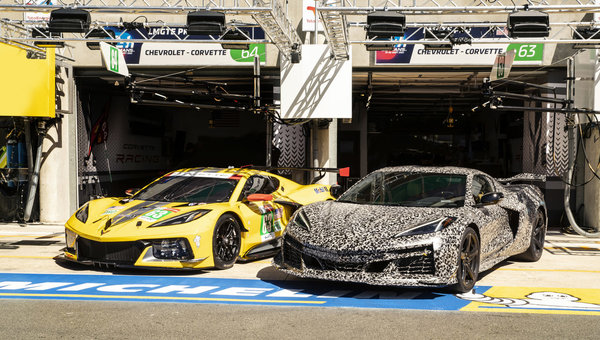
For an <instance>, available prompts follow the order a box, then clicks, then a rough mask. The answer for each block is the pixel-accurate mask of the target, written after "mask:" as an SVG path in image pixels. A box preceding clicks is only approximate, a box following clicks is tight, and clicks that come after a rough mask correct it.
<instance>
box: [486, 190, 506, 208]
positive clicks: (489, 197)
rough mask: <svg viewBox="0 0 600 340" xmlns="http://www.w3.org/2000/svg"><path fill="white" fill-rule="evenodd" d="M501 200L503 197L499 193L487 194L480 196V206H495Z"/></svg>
mask: <svg viewBox="0 0 600 340" xmlns="http://www.w3.org/2000/svg"><path fill="white" fill-rule="evenodd" d="M503 198H504V195H503V194H502V193H501V192H488V193H487V194H485V195H483V196H481V205H490V204H496V203H498V202H500V200H501V199H503Z"/></svg>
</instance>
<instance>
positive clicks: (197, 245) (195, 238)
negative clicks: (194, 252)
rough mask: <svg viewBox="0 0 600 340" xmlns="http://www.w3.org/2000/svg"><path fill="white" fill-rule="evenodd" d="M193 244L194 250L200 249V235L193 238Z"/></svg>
mask: <svg viewBox="0 0 600 340" xmlns="http://www.w3.org/2000/svg"><path fill="white" fill-rule="evenodd" d="M194 243H195V244H196V248H200V235H196V237H194Z"/></svg>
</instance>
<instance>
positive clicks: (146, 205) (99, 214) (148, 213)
mask: <svg viewBox="0 0 600 340" xmlns="http://www.w3.org/2000/svg"><path fill="white" fill-rule="evenodd" d="M223 204H228V203H214V204H197V205H190V204H188V203H183V202H155V201H140V200H127V199H125V200H124V199H120V198H103V199H99V200H94V201H91V202H89V207H88V209H89V210H88V219H87V222H86V223H85V224H82V223H70V225H71V227H72V228H73V229H74V231H75V232H77V233H79V234H81V235H83V236H85V237H89V238H92V239H97V240H99V239H102V240H104V241H107V240H115V241H117V240H119V239H130V238H139V237H140V236H141V235H143V236H144V237H161V236H164V235H168V234H173V233H179V232H181V231H182V229H189V228H190V227H191V226H192V225H193V224H194V223H184V224H179V225H173V226H164V227H153V228H150V226H151V225H153V224H155V223H157V222H160V221H164V220H167V219H170V218H173V217H176V216H178V215H181V214H185V213H187V212H190V211H195V210H199V209H205V210H212V209H214V208H216V206H217V205H223ZM204 217H205V216H204ZM204 217H200V219H199V220H198V221H200V220H202V219H203V218H204ZM74 218H75V217H72V219H74Z"/></svg>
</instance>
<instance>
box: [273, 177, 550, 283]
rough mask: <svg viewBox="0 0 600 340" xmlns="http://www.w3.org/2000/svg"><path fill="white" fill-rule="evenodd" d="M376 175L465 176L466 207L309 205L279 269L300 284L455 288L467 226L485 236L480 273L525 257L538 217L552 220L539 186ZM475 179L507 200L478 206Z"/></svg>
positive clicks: (293, 227)
mask: <svg viewBox="0 0 600 340" xmlns="http://www.w3.org/2000/svg"><path fill="white" fill-rule="evenodd" d="M377 172H412V173H438V174H459V175H466V195H465V203H464V206H463V207H458V208H429V207H427V208H422V207H402V206H385V205H370V204H357V203H345V202H337V201H326V202H318V203H314V204H310V205H307V206H304V207H302V208H301V209H299V210H298V211H297V212H296V215H297V214H304V217H305V219H307V220H308V224H309V228H308V229H309V230H307V229H306V228H303V227H301V226H299V225H298V224H297V222H296V221H297V220H296V219H295V218H292V220H291V222H290V223H289V224H288V226H287V229H286V234H285V236H284V243H283V246H282V251H281V253H279V254H278V255H277V256H276V257H275V258H274V260H273V264H274V265H275V267H276V268H278V269H279V270H282V271H284V272H286V273H289V274H292V275H295V276H299V277H305V278H317V279H325V280H334V281H348V282H359V283H367V284H373V285H391V286H444V285H450V284H453V283H456V273H457V269H458V256H459V255H458V254H459V243H460V240H461V238H462V235H463V233H464V232H465V229H466V228H467V227H469V226H470V227H472V228H474V229H475V231H476V232H477V234H478V235H479V239H480V251H481V253H480V266H479V267H480V269H479V270H480V272H481V271H484V270H487V269H490V268H491V267H493V266H494V265H496V264H497V263H499V262H501V261H502V260H504V259H506V258H508V257H510V256H513V255H516V254H520V253H522V252H524V251H526V250H527V249H528V247H529V245H530V242H531V238H532V231H533V224H534V223H535V221H536V220H537V218H539V216H543V217H544V223H545V221H546V211H545V210H546V209H545V204H544V198H543V194H542V192H541V191H540V190H539V188H537V187H536V186H534V185H529V184H519V185H504V184H501V183H499V182H498V181H496V180H495V179H493V178H491V177H490V176H488V175H487V174H485V173H482V172H480V171H477V170H472V169H466V168H457V167H417V166H403V167H390V168H384V169H380V170H377ZM474 176H484V177H485V178H486V179H488V181H489V182H490V183H491V184H492V186H493V189H494V191H495V192H500V193H502V194H503V195H504V198H503V199H501V200H500V202H499V203H497V204H491V205H486V206H477V205H476V204H475V200H474V198H473V196H472V195H471V185H472V182H473V177H474ZM523 177H525V178H527V176H523ZM525 178H523V179H525ZM536 179H537V178H536ZM359 183H360V182H359ZM355 185H358V183H357V184H355ZM540 213H541V214H542V215H540ZM294 217H295V216H294ZM443 217H454V218H456V219H455V220H454V222H453V223H452V224H450V225H449V226H448V227H446V228H444V229H442V230H440V231H438V232H434V233H430V234H421V235H411V236H401V235H399V234H400V233H402V232H405V231H407V230H409V229H411V228H414V227H415V226H418V225H421V224H424V223H427V222H429V221H434V220H436V219H439V218H443ZM544 228H546V226H545V225H544Z"/></svg>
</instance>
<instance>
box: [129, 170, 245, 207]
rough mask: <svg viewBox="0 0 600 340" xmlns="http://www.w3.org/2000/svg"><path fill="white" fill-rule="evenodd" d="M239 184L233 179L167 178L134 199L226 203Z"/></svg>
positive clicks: (155, 183) (153, 184)
mask: <svg viewBox="0 0 600 340" xmlns="http://www.w3.org/2000/svg"><path fill="white" fill-rule="evenodd" d="M237 184H238V181H237V180H233V179H223V178H205V177H184V176H166V177H163V178H161V179H159V180H158V181H156V182H154V183H152V184H151V185H149V186H148V187H147V188H145V189H143V190H142V191H140V192H138V194H137V195H135V196H133V197H132V198H133V199H136V200H144V201H159V202H189V203H217V202H226V201H229V198H230V197H231V194H232V193H233V190H234V189H235V186H236V185H237Z"/></svg>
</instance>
